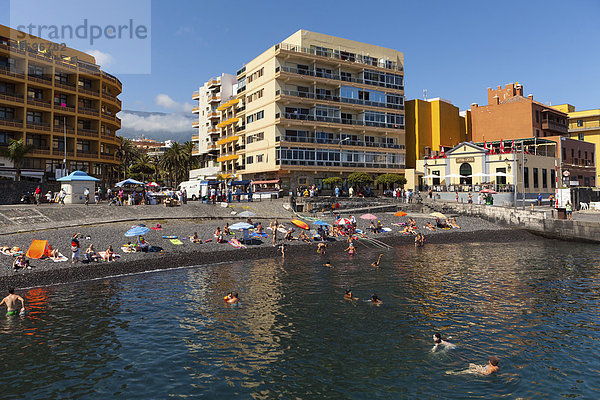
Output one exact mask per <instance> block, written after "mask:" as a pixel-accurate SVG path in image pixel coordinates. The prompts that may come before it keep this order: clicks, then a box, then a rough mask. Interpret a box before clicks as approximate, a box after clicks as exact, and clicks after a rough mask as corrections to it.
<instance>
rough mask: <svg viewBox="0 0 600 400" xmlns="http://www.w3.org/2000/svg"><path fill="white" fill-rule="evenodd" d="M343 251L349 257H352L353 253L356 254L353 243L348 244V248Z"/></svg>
mask: <svg viewBox="0 0 600 400" xmlns="http://www.w3.org/2000/svg"><path fill="white" fill-rule="evenodd" d="M344 251H347V252H348V254H350V255H351V256H353V255H354V253H356V248H355V247H354V243H352V242H350V244H349V245H348V248H347V249H346V250H344Z"/></svg>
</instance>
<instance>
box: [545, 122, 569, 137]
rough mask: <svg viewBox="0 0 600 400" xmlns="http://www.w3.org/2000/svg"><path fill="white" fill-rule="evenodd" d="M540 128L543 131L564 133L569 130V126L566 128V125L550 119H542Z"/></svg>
mask: <svg viewBox="0 0 600 400" xmlns="http://www.w3.org/2000/svg"><path fill="white" fill-rule="evenodd" d="M542 129H543V130H545V131H552V132H557V133H559V134H566V133H568V132H569V128H567V126H566V125H562V124H559V123H558V122H555V121H550V120H542Z"/></svg>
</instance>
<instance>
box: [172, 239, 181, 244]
mask: <svg viewBox="0 0 600 400" xmlns="http://www.w3.org/2000/svg"><path fill="white" fill-rule="evenodd" d="M170 241H171V243H173V244H176V245H181V244H183V242H182V241H181V240H179V239H170Z"/></svg>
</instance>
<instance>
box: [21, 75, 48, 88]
mask: <svg viewBox="0 0 600 400" xmlns="http://www.w3.org/2000/svg"><path fill="white" fill-rule="evenodd" d="M27 79H28V80H30V81H31V82H35V83H40V84H42V85H48V86H52V80H51V79H50V78H46V77H45V76H43V75H27Z"/></svg>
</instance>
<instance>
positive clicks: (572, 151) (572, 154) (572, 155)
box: [571, 149, 575, 158]
mask: <svg viewBox="0 0 600 400" xmlns="http://www.w3.org/2000/svg"><path fill="white" fill-rule="evenodd" d="M571 158H575V149H571Z"/></svg>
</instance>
